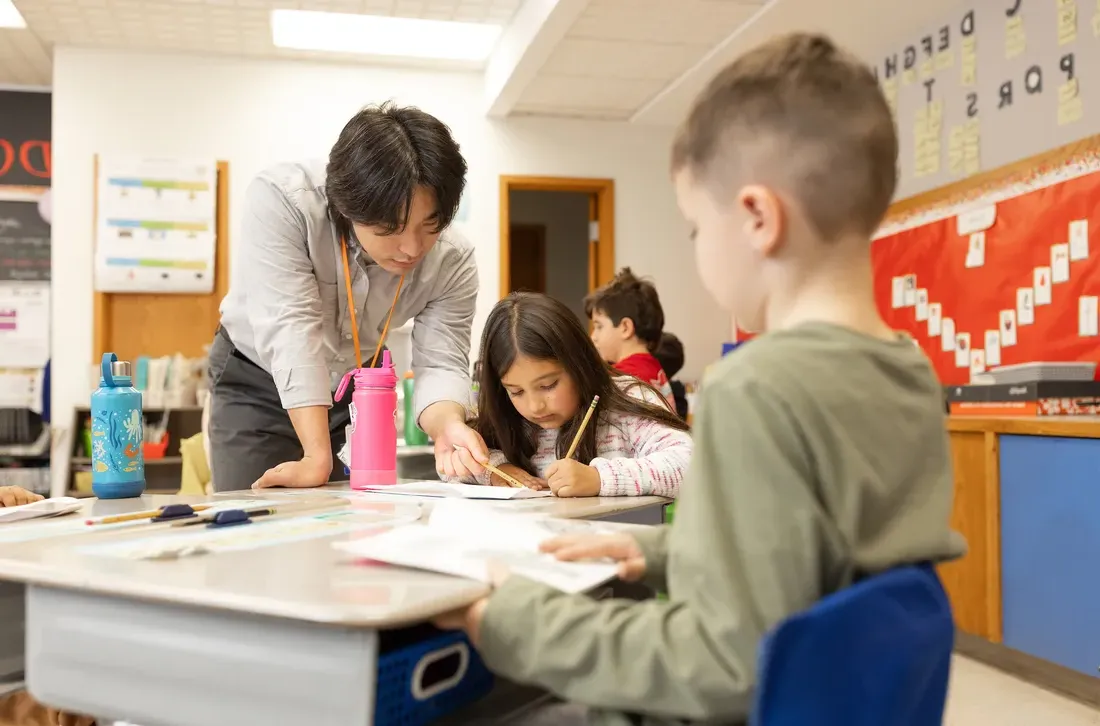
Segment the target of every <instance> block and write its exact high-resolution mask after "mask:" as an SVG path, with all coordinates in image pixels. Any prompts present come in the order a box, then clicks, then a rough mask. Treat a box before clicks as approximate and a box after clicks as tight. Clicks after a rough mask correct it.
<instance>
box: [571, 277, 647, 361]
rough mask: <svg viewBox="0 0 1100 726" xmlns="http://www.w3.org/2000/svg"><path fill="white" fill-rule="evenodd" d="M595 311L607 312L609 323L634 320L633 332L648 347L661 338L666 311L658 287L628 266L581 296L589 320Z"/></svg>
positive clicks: (614, 323) (605, 313)
mask: <svg viewBox="0 0 1100 726" xmlns="http://www.w3.org/2000/svg"><path fill="white" fill-rule="evenodd" d="M597 312H600V313H603V314H604V315H606V316H607V317H608V318H609V319H610V320H611V324H612V325H618V324H619V323H621V322H622V321H623V318H630V320H631V321H632V322H633V323H634V335H636V336H637V337H638V340H640V341H642V342H643V343H645V345H646V347H647V348H649V349H650V350H651V351H652V350H653V349H654V348H655V347H656V346H657V344H658V343H659V342H660V341H661V333H662V332H663V331H664V329H665V311H664V308H662V307H661V299H660V298H659V297H658V296H657V288H656V287H654V286H653V283H652V282H650V281H649V280H643V279H642V278H639V277H636V276H635V275H634V273H633V272H631V271H630V268H629V267H624V268H623V269H621V270H619V274H617V275H615V279H613V280H612V281H611V282H609V283H607V284H606V285H604V286H603V287H601V288H599V289H598V290H595V291H593V292H592V293H591V294H590V295H589V296H588V297H586V298H585V299H584V313H585V315H587V316H588V318H589V320H591V319H592V315H593V314H594V313H597Z"/></svg>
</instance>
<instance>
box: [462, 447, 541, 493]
mask: <svg viewBox="0 0 1100 726" xmlns="http://www.w3.org/2000/svg"><path fill="white" fill-rule="evenodd" d="M454 447H455V451H462V447H461V446H459V445H458V444H455V445H454ZM482 466H484V467H485V468H486V469H487V470H488V471H489V473H490V474H496V475H497V476H499V477H500V478H501V479H502V480H503V481H505V482H507V483H508V486H510V487H512V488H513V489H525V488H526V487H524V486H523V484H522V482H520V481H519V480H518V479H516V478H515V477H513V476H510V475H508V474H505V473H504V472H503V471H501V470H500V469H498V468H496V467H495V466H493V465H492V464H490V463H488V462H486V463H484V464H482Z"/></svg>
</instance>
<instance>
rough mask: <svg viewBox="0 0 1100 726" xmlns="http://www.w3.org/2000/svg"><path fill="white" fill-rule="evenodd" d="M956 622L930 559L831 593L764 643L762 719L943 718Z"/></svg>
mask: <svg viewBox="0 0 1100 726" xmlns="http://www.w3.org/2000/svg"><path fill="white" fill-rule="evenodd" d="M954 642H955V625H954V622H953V619H952V616H951V604H950V602H948V600H947V594H946V593H945V592H944V590H943V585H942V584H941V583H940V579H939V577H938V576H937V575H936V571H935V570H934V569H933V568H932V567H931V566H930V565H912V566H906V567H900V568H897V569H894V570H889V571H887V572H883V573H881V574H878V575H875V576H873V577H869V578H867V579H865V580H861V581H859V582H857V583H856V584H854V585H852V586H851V587H848V588H845V589H844V590H841V591H840V592H837V593H833V594H832V595H829V596H828V597H826V598H824V599H822V600H821V601H820V602H818V603H817V604H816V605H814V606H813V607H812V608H810V609H809V610H806V611H805V612H802V613H799V614H797V615H794V616H792V617H791V618H789V619H787V620H785V621H784V622H783V623H781V624H780V625H779V626H778V627H777V628H776V629H775V630H774V631H772V632H771V633H770V634H769V635H768V636H767V637H766V638H765V639H764V641H763V642H762V643H761V647H760V654H759V656H760V657H759V660H758V669H757V670H758V674H759V683H758V686H757V690H756V702H755V707H754V709H753V714H752V718H751V720H750V723H751V724H753V726H940V724H942V723H943V710H944V702H945V701H946V699H947V680H948V675H949V674H950V670H951V651H952V649H953V647H954Z"/></svg>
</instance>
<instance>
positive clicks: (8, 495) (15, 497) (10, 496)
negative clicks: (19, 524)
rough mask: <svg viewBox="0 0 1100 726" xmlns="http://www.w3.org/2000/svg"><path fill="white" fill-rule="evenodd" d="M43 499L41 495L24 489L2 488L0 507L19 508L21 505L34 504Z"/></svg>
mask: <svg viewBox="0 0 1100 726" xmlns="http://www.w3.org/2000/svg"><path fill="white" fill-rule="evenodd" d="M42 498H43V497H42V495H41V494H35V493H34V492H30V491H27V490H26V489H24V488H23V487H0V507H18V506H19V505H20V504H33V503H34V502H37V501H40V500H41V499H42Z"/></svg>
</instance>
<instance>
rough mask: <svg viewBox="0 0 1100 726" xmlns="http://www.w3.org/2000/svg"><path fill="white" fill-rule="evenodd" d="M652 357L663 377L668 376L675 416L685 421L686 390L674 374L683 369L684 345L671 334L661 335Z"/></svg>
mask: <svg viewBox="0 0 1100 726" xmlns="http://www.w3.org/2000/svg"><path fill="white" fill-rule="evenodd" d="M653 357H654V358H656V359H657V362H658V363H660V364H661V368H663V369H664V371H665V375H666V376H668V385H669V388H671V389H672V400H673V402H674V403H675V404H676V415H677V416H679V417H680V418H682V419H684V420H685V421H687V417H688V400H687V389H685V388H684V384H683V383H682V382H681V381H678V380H676V374H677V373H679V372H680V369H681V368H683V367H684V344H683V343H681V342H680V339H679V338H677V337H676V336H675V335H673V334H672V333H662V334H661V342H660V343H659V344H658V345H657V350H655V351H653Z"/></svg>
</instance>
